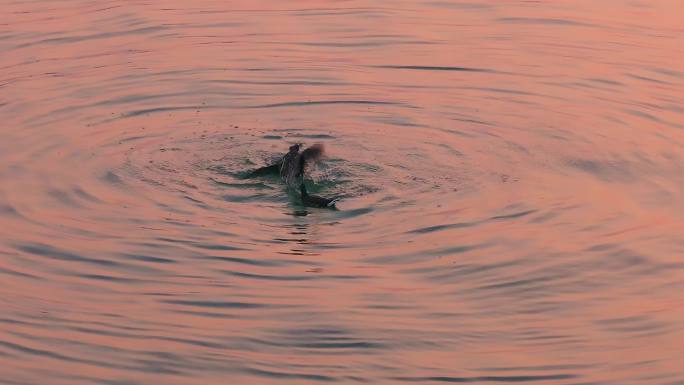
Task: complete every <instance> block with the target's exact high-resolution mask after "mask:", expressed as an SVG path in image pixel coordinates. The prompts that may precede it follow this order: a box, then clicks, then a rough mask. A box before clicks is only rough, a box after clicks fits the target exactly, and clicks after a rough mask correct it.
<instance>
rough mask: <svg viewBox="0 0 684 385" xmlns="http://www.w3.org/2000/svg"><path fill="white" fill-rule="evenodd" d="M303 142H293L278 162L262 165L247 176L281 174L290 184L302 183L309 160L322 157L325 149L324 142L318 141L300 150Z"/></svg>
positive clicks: (284, 180)
mask: <svg viewBox="0 0 684 385" xmlns="http://www.w3.org/2000/svg"><path fill="white" fill-rule="evenodd" d="M301 147H302V145H301V144H293V145H292V146H290V150H289V151H288V153H287V154H285V155H284V156H283V157H282V158H281V159H280V160H278V161H277V162H276V163H274V164H271V165H269V166H265V167H260V168H258V169H256V170H254V171H252V172H251V173H250V174H249V175H248V176H247V177H248V178H253V177H259V176H267V175H275V174H279V175H280V177H281V178H282V179H283V182H285V183H286V184H287V185H288V186H296V185H297V184H298V183H301V182H302V180H303V178H304V169H305V167H306V164H307V162H308V163H310V162H313V161H316V160H318V159H320V158H321V157H323V153H324V152H325V149H324V147H323V145H322V144H320V143H317V144H314V145H313V146H311V147H309V148H307V149H305V150H304V151H302V152H299V150H300V149H301Z"/></svg>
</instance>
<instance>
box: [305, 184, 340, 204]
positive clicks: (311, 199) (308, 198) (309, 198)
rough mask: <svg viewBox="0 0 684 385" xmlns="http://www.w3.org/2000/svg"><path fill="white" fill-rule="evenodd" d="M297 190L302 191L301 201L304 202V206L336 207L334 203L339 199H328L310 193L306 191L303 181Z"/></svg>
mask: <svg viewBox="0 0 684 385" xmlns="http://www.w3.org/2000/svg"><path fill="white" fill-rule="evenodd" d="M299 190H300V192H301V193H302V203H304V206H309V207H321V208H329V209H336V207H335V203H336V202H337V201H338V200H339V198H334V199H330V198H324V197H319V196H317V195H310V194H309V193H308V192H307V191H306V186H304V183H302V184H301V185H300V186H299Z"/></svg>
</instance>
